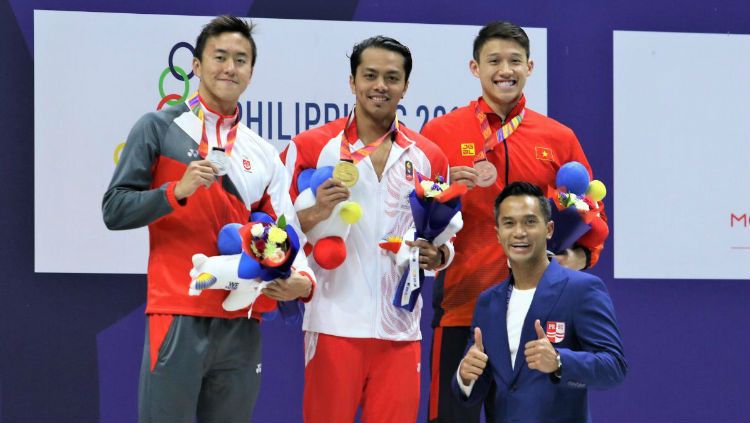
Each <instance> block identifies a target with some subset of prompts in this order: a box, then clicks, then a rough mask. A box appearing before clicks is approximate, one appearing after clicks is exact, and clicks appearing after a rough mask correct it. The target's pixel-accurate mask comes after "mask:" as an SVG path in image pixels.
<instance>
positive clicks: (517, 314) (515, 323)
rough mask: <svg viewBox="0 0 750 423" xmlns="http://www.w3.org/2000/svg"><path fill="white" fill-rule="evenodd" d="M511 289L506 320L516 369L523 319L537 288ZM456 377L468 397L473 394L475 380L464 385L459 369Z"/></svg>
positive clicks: (512, 362)
mask: <svg viewBox="0 0 750 423" xmlns="http://www.w3.org/2000/svg"><path fill="white" fill-rule="evenodd" d="M510 289H511V290H512V293H511V295H510V301H509V302H508V311H507V313H506V319H505V320H506V323H507V325H506V328H507V332H508V346H509V347H510V359H511V362H510V365H511V367H512V368H514V369H515V366H516V355H517V354H518V350H519V349H520V347H521V345H520V343H521V332H522V331H523V321H524V320H526V314H527V313H528V312H529V307H531V301H532V300H533V299H534V293H535V292H536V288H531V289H515V288H513V286H511V287H510ZM459 368H460V365H459ZM456 378H457V379H458V386H459V387H460V388H461V391H463V393H464V395H466V396H467V397H468V396H469V395H471V390H472V389H473V388H474V381H472V382H471V383H469V384H468V385H464V383H463V381H462V380H461V376H460V375H459V373H458V371H456Z"/></svg>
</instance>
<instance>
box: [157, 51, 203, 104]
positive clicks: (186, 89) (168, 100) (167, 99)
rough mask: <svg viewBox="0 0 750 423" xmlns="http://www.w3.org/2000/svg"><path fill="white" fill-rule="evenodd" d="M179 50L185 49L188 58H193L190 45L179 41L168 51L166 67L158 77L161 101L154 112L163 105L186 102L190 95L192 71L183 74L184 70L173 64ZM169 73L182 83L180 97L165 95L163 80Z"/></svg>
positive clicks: (173, 94) (178, 95)
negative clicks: (188, 54) (188, 53)
mask: <svg viewBox="0 0 750 423" xmlns="http://www.w3.org/2000/svg"><path fill="white" fill-rule="evenodd" d="M180 48H186V49H187V50H188V51H190V57H193V56H195V49H194V48H193V46H192V45H191V44H190V43H187V42H185V41H181V42H179V43H177V44H175V45H174V46H172V50H170V52H169V59H168V66H167V67H166V68H164V70H163V71H162V73H161V75H160V76H159V95H160V96H161V100H159V104H158V105H157V106H156V110H161V108H162V107H164V105H165V104H166V105H169V106H174V105H175V104H180V103H182V102H183V101H185V100H187V97H188V95H190V80H191V79H192V78H193V76H194V74H193V70H192V69H190V73H187V72H185V70H184V69H182V68H181V67H179V66H176V65H175V64H174V54H175V52H176V51H177V50H179V49H180ZM170 73H171V74H172V76H174V77H175V78H176V79H177V80H178V81H182V83H183V90H182V95H180V94H175V93H172V94H166V93H165V91H164V80H165V79H166V77H167V75H168V74H170Z"/></svg>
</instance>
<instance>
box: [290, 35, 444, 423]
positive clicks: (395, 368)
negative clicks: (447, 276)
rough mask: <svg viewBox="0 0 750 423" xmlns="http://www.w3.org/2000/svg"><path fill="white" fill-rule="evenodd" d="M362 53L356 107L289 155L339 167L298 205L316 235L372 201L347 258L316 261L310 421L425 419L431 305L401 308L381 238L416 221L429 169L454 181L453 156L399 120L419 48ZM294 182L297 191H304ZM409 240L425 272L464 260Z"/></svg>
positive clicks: (356, 58) (391, 45)
mask: <svg viewBox="0 0 750 423" xmlns="http://www.w3.org/2000/svg"><path fill="white" fill-rule="evenodd" d="M350 60H351V63H350V64H351V75H350V77H349V86H350V88H351V90H352V94H354V95H355V97H356V106H355V108H354V110H353V111H352V113H351V114H350V115H349V116H348V117H342V118H339V119H338V120H335V121H333V122H330V123H328V124H326V125H323V126H321V127H319V128H315V129H312V130H309V131H306V132H303V133H301V134H299V135H297V136H296V137H294V139H293V140H292V142H291V143H290V144H289V146H288V147H287V150H285V151H284V152H283V153H282V157H283V158H284V160H285V162H286V165H287V169H288V170H289V171H290V172H291V173H292V180H293V182H296V181H297V180H298V177H299V176H300V174H301V173H302V172H304V171H306V170H307V169H311V168H317V169H320V168H322V167H325V166H333V167H334V170H333V177H332V178H330V179H328V180H326V181H325V182H322V183H321V184H320V185H319V187H318V188H317V190H316V195H315V205H313V206H312V207H309V208H305V209H302V210H299V211H298V216H299V218H300V223H301V225H302V229H303V230H304V231H309V230H310V229H313V228H315V225H317V224H318V223H320V222H322V221H323V220H325V219H327V218H328V217H329V216H330V215H331V212H332V210H333V209H334V207H335V206H336V204H338V203H340V202H342V201H345V200H351V201H355V202H357V203H359V204H360V205H361V206H362V217H361V219H359V220H358V221H357V222H356V223H354V224H353V225H352V227H351V231H350V232H349V234H348V237H347V239H346V249H347V251H346V259H345V260H344V261H343V263H342V264H341V265H340V266H338V267H336V268H332V269H325V268H322V267H320V265H318V264H317V263H316V262H315V260H314V258H312V259H311V266H312V267H313V269H314V270H315V273H316V276H317V278H318V281H319V284H320V285H319V286H320V287H321V288H320V291H318V293H316V295H315V297H313V299H312V301H311V302H310V304H308V306H307V307H306V310H305V319H304V323H303V329H304V330H305V363H306V364H305V388H304V401H303V415H304V420H305V422H306V423H318V422H320V423H329V422H353V421H354V418H355V415H356V412H357V408H358V407H359V406H361V407H362V414H361V420H362V422H363V423H368V422H369V423H377V422H391V423H399V422H404V423H406V422H414V421H415V420H416V419H417V413H418V409H419V381H420V369H423V368H424V364H423V363H421V359H420V339H421V333H420V330H419V318H420V313H421V305H422V302H421V300H419V301H418V305H417V306H416V307H415V308H414V311H413V312H412V311H408V310H405V309H404V308H400V307H396V306H394V305H393V304H392V303H393V299H394V296H395V290H396V288H397V285H398V283H399V280H400V278H401V276H402V274H403V272H400V270H399V267H398V266H397V265H396V263H395V259H393V258H392V255H389V254H392V253H389V252H388V251H386V250H384V249H382V248H380V246H379V245H380V243H381V242H382V241H383V240H384V239H386V238H392V237H393V236H398V237H400V236H402V235H403V233H404V232H405V231H406V230H407V229H408V228H409V227H410V226H413V225H414V220H413V217H412V214H411V210H410V207H409V203H408V194H409V193H410V192H411V191H413V190H414V187H415V181H416V180H417V175H418V174H421V175H424V176H425V177H428V178H432V179H434V178H437V177H438V176H440V175H442V176H443V177H444V176H445V175H446V173H447V171H448V167H447V159H446V157H445V155H444V154H443V153H442V152H441V151H440V149H439V148H437V146H435V145H434V144H433V143H431V142H430V141H428V140H427V139H426V138H424V137H423V136H421V135H419V134H418V133H417V132H415V131H412V130H410V129H409V128H407V127H406V126H405V125H403V124H401V123H400V122H399V121H398V119H397V116H396V111H397V108H398V103H399V101H400V100H401V98H403V96H404V94H405V93H406V89H407V87H408V81H409V73H410V71H411V66H412V61H411V53H410V51H409V49H408V48H407V47H406V46H404V45H403V44H401V43H399V42H398V41H396V40H394V39H392V38H388V37H383V36H376V37H372V38H368V39H366V40H364V41H362V42H360V43H358V44H357V45H355V46H354V49H353V51H352V53H351V55H350ZM292 185H293V186H292V197H293V198H296V197H297V195H299V188H295V183H293V184H292ZM406 243H407V245H410V246H416V247H418V248H417V252H418V258H417V260H418V264H419V265H418V268H422V269H430V270H434V269H440V268H443V267H444V266H446V265H447V264H448V263H449V262H450V260H451V259H452V255H453V253H452V251H453V250H452V244H451V243H450V241H448V242H446V243H445V244H443V245H440V246H439V247H436V246H434V245H432V244H431V243H429V242H427V241H424V240H416V241H406ZM311 257H313V256H312V255H311Z"/></svg>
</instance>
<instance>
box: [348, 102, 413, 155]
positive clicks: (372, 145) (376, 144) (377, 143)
mask: <svg viewBox="0 0 750 423" xmlns="http://www.w3.org/2000/svg"><path fill="white" fill-rule="evenodd" d="M353 122H354V110H352V112H351V113H350V114H349V120H348V121H347V122H346V126H345V127H344V132H342V133H341V153H340V154H341V161H347V162H351V163H352V164H357V163H359V162H361V161H362V160H364V159H365V157H367V156H369V155H370V154H372V152H373V151H375V149H377V148H378V147H380V144H382V143H383V141H385V138H386V137H387V136H388V135H390V134H392V133H394V132H396V133H398V131H399V125H398V117H396V118H395V119H394V121H393V123H392V124H391V128H390V129H389V130H388V132H386V133H385V134H383V136H382V137H380V138H378V139H377V140H375V142H373V143H370V144H368V145H366V146H364V147H362V148H360V149H359V150H357V151H351V150H350V149H349V138H348V137H347V136H346V132H347V130H348V129H349V127H350V126H351V125H352V123H353Z"/></svg>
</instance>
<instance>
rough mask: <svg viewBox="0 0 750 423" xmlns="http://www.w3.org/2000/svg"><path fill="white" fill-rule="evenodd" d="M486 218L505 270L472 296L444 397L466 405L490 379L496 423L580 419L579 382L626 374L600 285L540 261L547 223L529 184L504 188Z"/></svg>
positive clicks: (582, 391)
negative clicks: (450, 394) (468, 323)
mask: <svg viewBox="0 0 750 423" xmlns="http://www.w3.org/2000/svg"><path fill="white" fill-rule="evenodd" d="M495 220H496V222H497V228H496V229H497V239H498V241H499V242H500V244H501V245H502V248H503V249H504V250H505V253H506V255H507V256H508V260H509V262H510V266H511V268H512V273H511V275H510V277H509V279H508V280H506V281H505V282H503V283H502V284H500V285H497V286H495V287H493V288H490V289H488V290H486V291H484V292H483V293H482V295H481V296H480V297H479V300H478V301H477V305H476V309H475V310H474V322H473V325H472V326H473V327H474V343H473V345H471V347H470V348H469V349H468V351H467V353H466V356H465V357H464V359H463V361H461V364H460V366H459V368H458V372H457V374H456V378H455V379H454V381H453V391H454V394H455V395H457V396H458V397H459V399H460V400H461V401H463V402H465V403H466V404H467V405H471V404H476V403H477V402H479V401H483V400H484V398H485V397H486V396H487V395H488V393H489V392H490V391H491V390H490V388H491V387H492V385H493V383H494V385H495V413H494V419H495V422H496V423H499V422H545V423H552V422H588V421H590V420H591V417H590V415H589V410H588V388H609V387H612V386H615V385H617V384H618V383H620V382H622V380H623V379H624V378H625V373H626V372H627V363H626V362H625V357H624V355H623V351H622V342H621V340H620V333H619V330H618V328H617V323H616V321H615V313H614V308H613V306H612V300H611V299H610V297H609V294H608V293H607V289H606V287H605V286H604V283H603V282H602V281H601V279H599V278H597V277H596V276H593V275H590V274H587V273H583V272H578V271H575V270H570V269H567V268H564V267H562V266H560V265H559V264H558V263H557V261H555V260H554V259H553V260H550V259H549V258H548V256H547V252H546V246H547V240H548V239H549V238H550V237H551V236H552V231H553V229H554V223H553V222H552V221H551V220H550V206H549V202H548V201H547V199H546V198H544V195H543V193H542V191H541V190H540V189H539V188H538V187H536V186H535V185H532V184H529V183H527V182H514V183H511V184H509V185H508V186H506V187H505V189H503V191H502V192H501V193H500V195H499V196H498V198H497V199H496V200H495ZM542 322H544V325H542Z"/></svg>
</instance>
